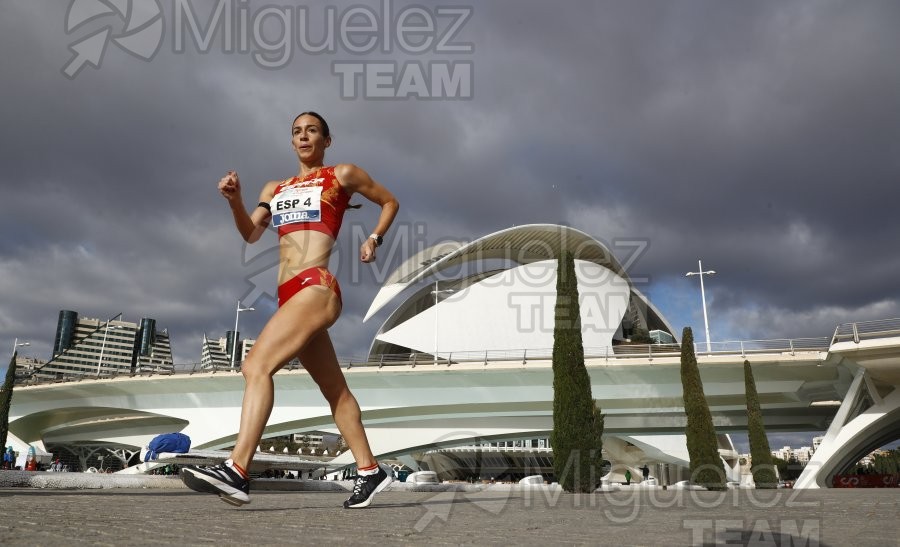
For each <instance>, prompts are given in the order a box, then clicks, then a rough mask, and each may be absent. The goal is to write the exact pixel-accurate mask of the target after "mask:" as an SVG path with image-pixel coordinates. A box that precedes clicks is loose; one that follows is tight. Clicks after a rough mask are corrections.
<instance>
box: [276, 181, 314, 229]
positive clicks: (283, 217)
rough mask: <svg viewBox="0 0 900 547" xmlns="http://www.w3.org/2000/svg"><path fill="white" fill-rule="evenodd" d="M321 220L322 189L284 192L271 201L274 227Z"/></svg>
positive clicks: (312, 187)
mask: <svg viewBox="0 0 900 547" xmlns="http://www.w3.org/2000/svg"><path fill="white" fill-rule="evenodd" d="M320 220H322V187H321V186H309V187H306V188H292V189H290V190H286V191H284V192H282V193H280V194H278V196H276V197H275V199H273V200H272V225H273V226H274V227H276V228H277V227H279V226H284V225H285V224H295V223H298V222H319V221H320Z"/></svg>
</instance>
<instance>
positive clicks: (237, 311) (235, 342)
mask: <svg viewBox="0 0 900 547" xmlns="http://www.w3.org/2000/svg"><path fill="white" fill-rule="evenodd" d="M255 310H256V309H255V308H242V307H241V301H240V299H238V301H237V308H235V311H234V334H233V335H232V336H231V368H237V367H236V366H235V365H237V362H236V361H235V354H236V353H237V345H238V339H237V338H238V318H239V317H240V316H241V312H242V311H255Z"/></svg>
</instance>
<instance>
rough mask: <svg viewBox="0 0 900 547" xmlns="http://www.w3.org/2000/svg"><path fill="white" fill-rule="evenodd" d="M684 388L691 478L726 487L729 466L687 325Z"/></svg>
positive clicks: (683, 344)
mask: <svg viewBox="0 0 900 547" xmlns="http://www.w3.org/2000/svg"><path fill="white" fill-rule="evenodd" d="M681 387H682V390H683V397H684V412H685V414H687V428H686V429H685V432H684V433H685V436H686V437H687V449H688V455H689V457H690V458H691V480H692V482H694V483H695V484H699V485H701V486H705V487H706V488H708V489H710V490H724V489H725V465H724V464H723V463H722V458H720V457H719V442H718V439H717V438H716V430H715V428H714V427H713V423H712V415H710V413H709V405H708V404H707V403H706V395H704V393H703V382H702V381H701V380H700V370H699V369H698V368H697V357H696V356H695V355H694V334H693V332H692V331H691V328H690V327H685V328H684V332H683V333H682V338H681Z"/></svg>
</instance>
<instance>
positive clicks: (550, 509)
mask: <svg viewBox="0 0 900 547" xmlns="http://www.w3.org/2000/svg"><path fill="white" fill-rule="evenodd" d="M251 495H252V500H253V501H252V503H251V504H250V505H246V506H244V507H241V508H233V507H231V506H229V505H226V504H224V503H222V502H221V501H219V500H218V499H216V498H215V497H213V496H208V495H203V494H195V493H193V492H190V491H187V490H185V489H182V488H168V489H167V488H150V489H133V488H115V489H110V488H106V489H92V490H58V489H43V488H2V489H0V545H67V546H68V545H87V544H90V545H171V544H185V545H206V544H226V545H237V544H266V545H275V544H303V545H309V544H318V545H348V544H349V545H395V544H428V545H486V544H496V545H501V544H502V545H509V544H513V545H597V544H601V545H748V544H753V545H769V546H782V545H808V546H811V547H812V546H817V545H828V546H841V545H854V546H865V545H877V546H881V545H890V546H896V545H898V537H900V524H898V515H900V490H897V489H891V490H887V489H882V490H874V489H873V490H813V491H790V490H778V491H752V490H750V491H748V490H740V491H737V490H735V491H729V492H724V493H714V492H696V491H683V490H682V491H673V490H669V491H662V490H656V491H648V490H636V489H635V490H628V491H619V492H609V493H602V494H592V495H589V496H585V495H582V496H577V495H573V494H564V493H561V492H559V491H558V490H548V489H540V490H521V489H518V488H509V487H495V488H490V489H486V490H483V491H480V492H459V491H457V492H452V491H444V492H416V491H408V490H407V491H400V490H388V491H386V492H384V493H382V494H380V495H379V496H378V497H377V498H376V501H375V503H374V504H373V505H372V507H370V508H368V509H365V510H355V511H351V510H344V509H342V508H341V502H342V501H343V500H344V499H345V498H346V497H347V494H346V493H344V492H310V491H294V492H281V491H255V492H252V493H251Z"/></svg>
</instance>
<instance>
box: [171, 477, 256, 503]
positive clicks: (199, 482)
mask: <svg viewBox="0 0 900 547" xmlns="http://www.w3.org/2000/svg"><path fill="white" fill-rule="evenodd" d="M181 480H182V482H184V484H185V485H187V487H188V488H190V489H191V490H194V491H195V492H207V493H209V494H216V495H217V496H219V499H221V500H222V501H224V502H225V503H228V504H230V505H234V506H236V507H240V506H241V505H246V504H248V503H250V496H248V495H247V494H245V493H244V492H243V491H241V490H238V489H237V488H234V487H233V486H230V485H228V484H226V483H224V482H222V481H219V480H216V479H214V478H213V477H210V476H208V475H204V474H203V473H196V472H194V470H193V469H188V468H185V469H182V470H181Z"/></svg>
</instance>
